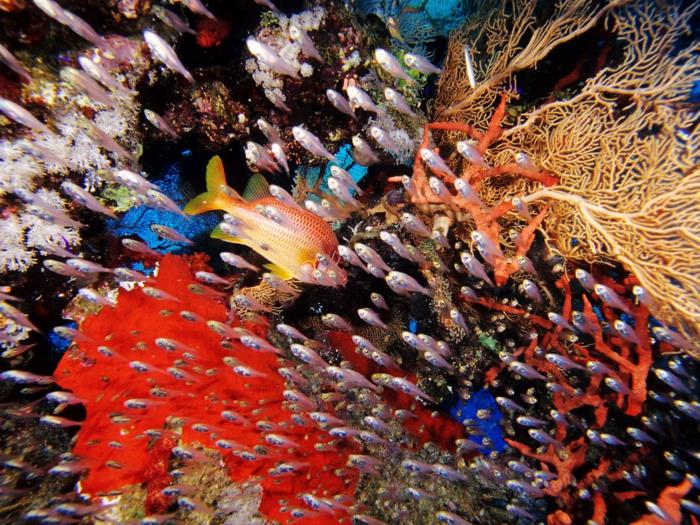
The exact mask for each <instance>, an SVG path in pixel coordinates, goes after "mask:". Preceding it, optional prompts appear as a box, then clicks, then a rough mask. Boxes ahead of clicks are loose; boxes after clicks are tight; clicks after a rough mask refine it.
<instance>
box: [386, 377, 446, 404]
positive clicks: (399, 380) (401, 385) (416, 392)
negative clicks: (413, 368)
mask: <svg viewBox="0 0 700 525" xmlns="http://www.w3.org/2000/svg"><path fill="white" fill-rule="evenodd" d="M372 377H373V378H374V376H372ZM387 386H388V387H389V388H392V389H394V390H399V391H401V392H403V393H404V394H407V395H409V396H412V397H419V398H421V399H424V400H425V401H428V402H430V403H435V400H434V399H433V398H432V397H430V396H429V395H428V394H426V393H425V392H423V391H422V390H421V389H420V388H418V387H417V386H416V385H415V384H414V383H412V382H411V381H409V380H408V379H405V378H403V377H392V378H391V380H390V381H389V383H388V384H387Z"/></svg>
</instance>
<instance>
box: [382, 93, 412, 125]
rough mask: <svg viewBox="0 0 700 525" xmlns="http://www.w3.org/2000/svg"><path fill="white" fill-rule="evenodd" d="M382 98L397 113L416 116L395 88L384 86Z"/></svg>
mask: <svg viewBox="0 0 700 525" xmlns="http://www.w3.org/2000/svg"><path fill="white" fill-rule="evenodd" d="M384 98H385V99H386V101H387V102H388V103H389V105H390V106H391V107H393V108H394V109H395V110H396V111H398V112H399V113H403V114H404V115H407V116H409V117H411V118H418V115H416V114H415V113H414V112H413V110H412V109H411V107H410V106H409V105H408V102H406V99H405V98H404V97H403V95H402V94H401V93H399V92H398V91H396V90H395V89H392V88H390V87H387V88H384Z"/></svg>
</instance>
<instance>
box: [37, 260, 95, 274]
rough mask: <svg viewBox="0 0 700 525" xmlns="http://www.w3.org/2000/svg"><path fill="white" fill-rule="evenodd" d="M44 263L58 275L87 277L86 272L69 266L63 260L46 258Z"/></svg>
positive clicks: (45, 266)
mask: <svg viewBox="0 0 700 525" xmlns="http://www.w3.org/2000/svg"><path fill="white" fill-rule="evenodd" d="M42 265H43V266H44V268H46V269H47V270H49V271H51V272H53V273H56V274H58V275H63V276H65V277H85V274H84V273H83V272H81V271H79V270H76V269H75V268H73V267H71V266H69V265H68V264H66V263H63V262H61V261H56V260H53V259H44V260H43V261H42Z"/></svg>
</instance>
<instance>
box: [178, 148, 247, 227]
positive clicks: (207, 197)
mask: <svg viewBox="0 0 700 525" xmlns="http://www.w3.org/2000/svg"><path fill="white" fill-rule="evenodd" d="M232 198H233V199H240V195H238V194H237V193H236V191H235V190H234V189H233V188H230V187H229V186H228V185H227V184H226V172H225V171H224V163H223V162H222V161H221V157H219V156H218V155H216V156H214V157H212V158H211V160H210V161H209V164H207V191H206V192H204V193H202V194H200V195H197V196H196V197H195V198H194V199H192V200H191V201H190V202H188V203H187V206H185V210H184V211H185V213H186V214H188V215H198V214H200V213H204V212H207V211H212V210H221V209H225V208H226V206H227V205H230V203H231V200H232Z"/></svg>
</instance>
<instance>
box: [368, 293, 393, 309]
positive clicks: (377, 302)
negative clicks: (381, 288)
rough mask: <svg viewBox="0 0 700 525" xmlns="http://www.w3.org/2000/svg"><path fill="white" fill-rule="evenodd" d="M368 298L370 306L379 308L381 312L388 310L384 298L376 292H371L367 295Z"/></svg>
mask: <svg viewBox="0 0 700 525" xmlns="http://www.w3.org/2000/svg"><path fill="white" fill-rule="evenodd" d="M369 298H370V300H371V301H372V304H373V305H374V306H376V307H377V308H381V309H383V310H388V309H389V305H387V304H386V300H385V299H384V297H382V295H381V294H379V293H377V292H372V293H371V294H369Z"/></svg>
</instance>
